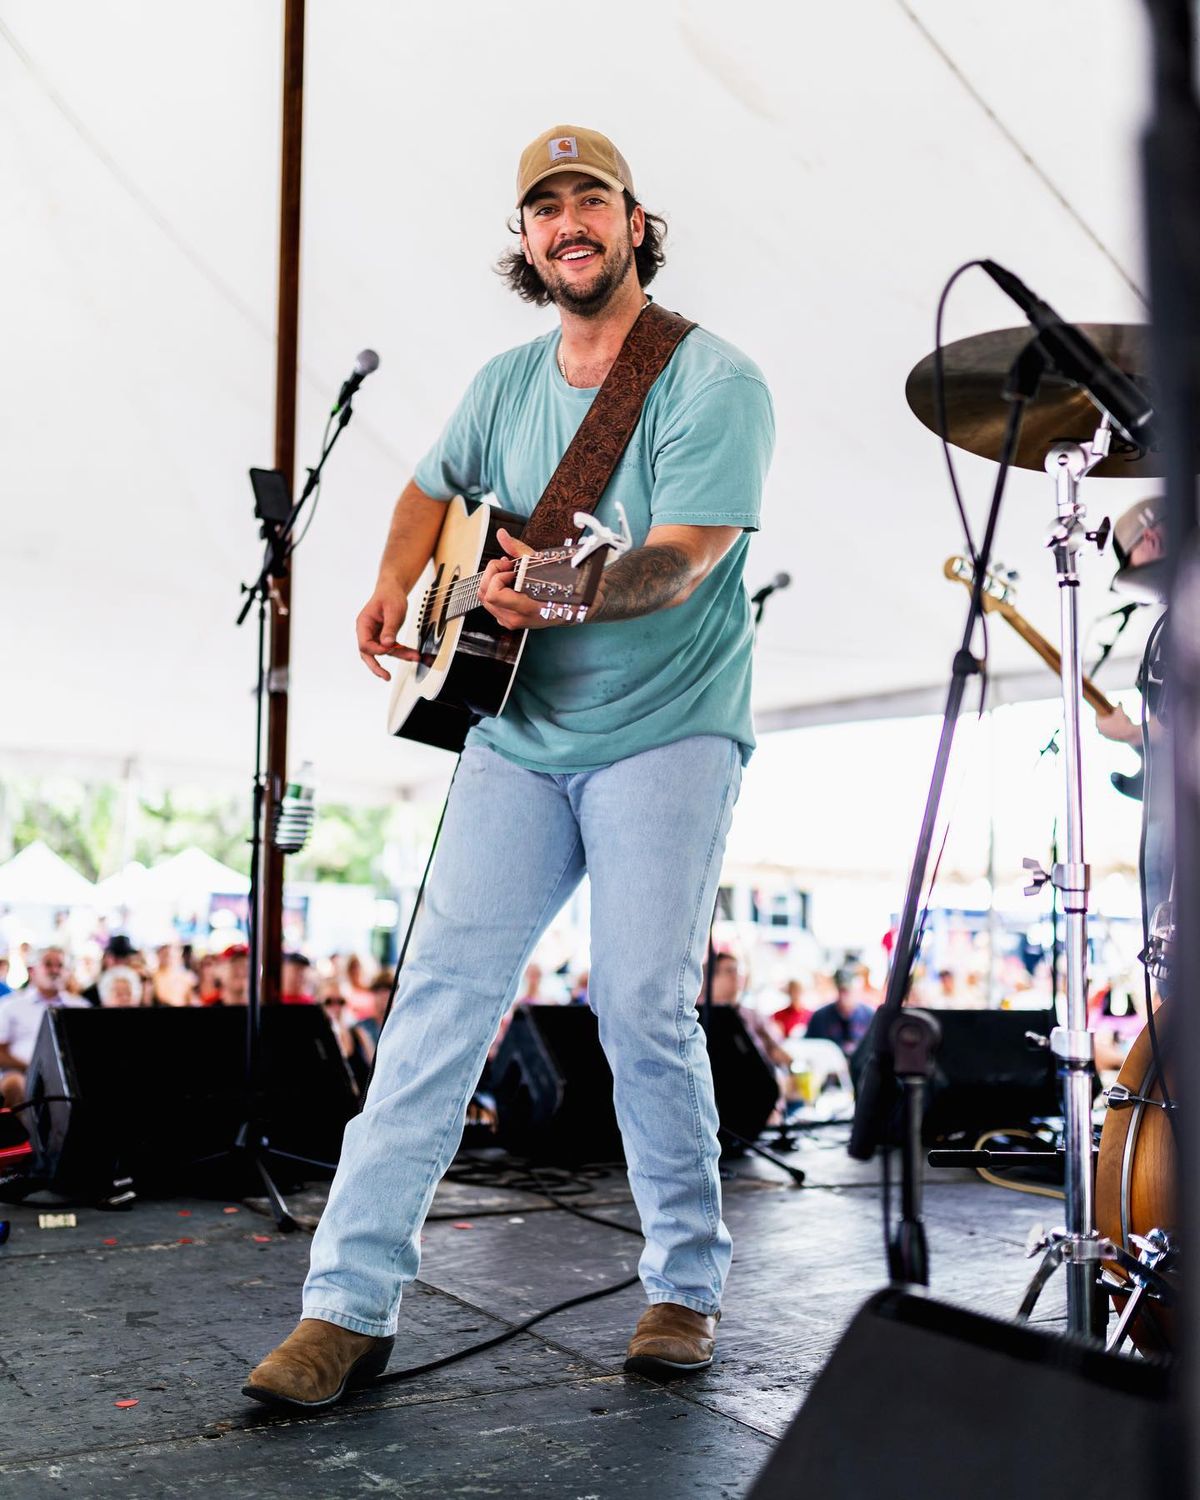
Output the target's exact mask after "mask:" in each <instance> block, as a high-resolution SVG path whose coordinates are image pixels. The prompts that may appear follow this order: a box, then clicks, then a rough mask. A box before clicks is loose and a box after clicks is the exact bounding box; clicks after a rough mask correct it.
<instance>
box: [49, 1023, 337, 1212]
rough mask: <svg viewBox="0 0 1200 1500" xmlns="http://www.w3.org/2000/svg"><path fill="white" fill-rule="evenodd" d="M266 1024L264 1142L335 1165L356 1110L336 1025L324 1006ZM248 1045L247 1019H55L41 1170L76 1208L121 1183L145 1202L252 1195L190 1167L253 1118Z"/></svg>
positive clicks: (243, 1187)
mask: <svg viewBox="0 0 1200 1500" xmlns="http://www.w3.org/2000/svg"><path fill="white" fill-rule="evenodd" d="M261 1020H262V1064H263V1087H264V1095H265V1098H264V1112H263V1117H264V1120H265V1126H266V1129H265V1133H266V1134H267V1135H268V1137H269V1139H270V1142H271V1144H272V1145H274V1146H277V1147H278V1148H279V1149H280V1150H281V1151H286V1152H290V1153H294V1154H295V1155H297V1156H303V1157H308V1158H310V1159H312V1160H316V1161H321V1162H328V1163H330V1164H336V1162H337V1159H338V1154H339V1152H340V1150H341V1142H342V1131H343V1129H344V1128H345V1125H346V1121H347V1120H349V1118H350V1117H351V1115H352V1114H353V1113H354V1111H355V1109H356V1107H357V1104H356V1099H355V1094H354V1088H353V1085H352V1083H351V1080H350V1075H349V1073H348V1071H347V1069H346V1064H345V1060H344V1059H343V1057H342V1053H341V1050H340V1048H339V1047H338V1044H337V1040H336V1038H335V1037H334V1034H333V1031H332V1029H331V1027H330V1025H329V1021H328V1020H327V1018H326V1016H325V1014H324V1012H323V1011H322V1010H321V1009H320V1007H318V1006H315V1005H314V1006H308V1005H286V1006H271V1007H269V1008H267V1009H264V1010H263V1011H262V1013H261ZM245 1037H246V1012H245V1010H244V1008H242V1007H233V1006H230V1007H228V1008H225V1007H222V1006H214V1007H211V1008H204V1009H201V1008H199V1007H195V1008H192V1007H189V1008H186V1009H183V1008H181V1009H174V1008H166V1007H164V1008H161V1009H159V1008H154V1009H145V1010H143V1009H133V1008H131V1009H111V1010H107V1009H88V1010H84V1009H82V1008H81V1009H69V1010H68V1009H54V1010H49V1011H47V1013H46V1015H45V1018H44V1019H43V1022H42V1029H41V1031H40V1032H39V1034H38V1039H37V1042H36V1044H35V1046H34V1051H33V1057H32V1059H31V1062H30V1067H29V1072H28V1077H27V1083H26V1088H27V1092H28V1094H29V1097H30V1098H31V1099H32V1100H33V1101H34V1102H35V1104H37V1107H36V1108H34V1109H30V1110H27V1111H26V1112H25V1118H26V1121H27V1123H28V1126H29V1130H30V1135H31V1137H32V1139H33V1145H34V1153H35V1155H34V1164H33V1171H34V1172H35V1174H36V1175H38V1176H42V1177H46V1178H48V1179H49V1180H50V1184H51V1186H52V1187H53V1188H54V1189H55V1190H56V1191H59V1192H63V1193H66V1194H70V1195H73V1196H79V1197H88V1196H94V1195H97V1194H103V1193H104V1192H105V1191H107V1189H108V1187H109V1185H110V1184H111V1183H112V1181H113V1180H114V1178H116V1177H131V1178H132V1179H133V1183H134V1186H135V1188H136V1189H137V1190H138V1191H139V1192H145V1193H155V1192H170V1191H174V1190H176V1189H178V1188H180V1187H183V1186H187V1185H195V1186H200V1187H204V1186H207V1187H210V1188H211V1189H213V1190H216V1191H221V1190H224V1191H252V1190H253V1187H252V1185H251V1186H249V1187H248V1186H247V1185H246V1184H237V1183H231V1182H230V1181H229V1180H228V1178H226V1179H225V1180H224V1181H222V1179H221V1177H220V1174H219V1172H217V1173H214V1172H213V1171H212V1170H208V1171H204V1170H197V1169H195V1168H193V1166H192V1165H191V1164H193V1163H195V1162H196V1161H197V1160H198V1159H199V1158H201V1157H204V1156H209V1155H212V1154H213V1153H217V1152H220V1151H222V1150H223V1149H224V1148H226V1147H227V1146H229V1145H230V1144H232V1142H233V1140H234V1136H235V1133H236V1131H237V1128H238V1126H239V1125H240V1124H241V1122H242V1120H243V1118H244V1114H245V1100H244V1098H243V1096H242V1081H243V1066H244V1059H245V1051H246V1045H245ZM56 1096H66V1098H67V1099H68V1100H69V1101H70V1102H69V1103H63V1102H58V1100H57V1098H56ZM38 1101H42V1102H41V1103H38ZM307 1175H313V1174H311V1173H310V1174H307Z"/></svg>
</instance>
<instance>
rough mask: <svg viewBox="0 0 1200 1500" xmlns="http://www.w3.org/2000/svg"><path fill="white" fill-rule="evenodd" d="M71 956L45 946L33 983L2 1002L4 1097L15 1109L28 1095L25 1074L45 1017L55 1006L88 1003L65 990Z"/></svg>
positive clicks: (0, 1082)
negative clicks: (26, 1094) (68, 956)
mask: <svg viewBox="0 0 1200 1500" xmlns="http://www.w3.org/2000/svg"><path fill="white" fill-rule="evenodd" d="M66 978H67V956H66V954H65V953H64V952H63V950H62V949H61V948H45V949H43V950H42V952H41V953H40V954H39V955H38V957H37V958H36V959H35V960H34V962H33V965H32V967H31V969H30V971H29V983H28V985H27V986H26V987H25V988H24V989H21V990H17V991H16V993H15V994H12V995H9V997H8V998H7V999H6V1000H5V1002H4V1004H3V1005H0V1098H2V1099H3V1102H4V1103H5V1104H6V1105H8V1107H9V1108H10V1109H11V1108H13V1107H14V1106H15V1105H17V1104H20V1102H21V1101H22V1100H23V1099H24V1097H25V1074H26V1071H27V1070H28V1068H29V1061H30V1058H32V1056H33V1044H34V1043H35V1042H36V1041H37V1035H38V1032H39V1031H40V1030H41V1026H42V1017H43V1016H44V1015H45V1014H46V1012H47V1011H48V1010H50V1009H51V1008H52V1007H53V1006H59V1005H65V1006H86V1005H87V1004H88V1002H87V1001H86V1000H84V999H83V997H82V996H75V995H67V994H64V993H63V990H64V986H65V984H66Z"/></svg>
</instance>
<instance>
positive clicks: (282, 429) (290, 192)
mask: <svg viewBox="0 0 1200 1500" xmlns="http://www.w3.org/2000/svg"><path fill="white" fill-rule="evenodd" d="M303 124H304V0H285V3H284V13H283V141H282V156H281V168H280V193H279V295H278V312H277V325H276V326H277V341H276V350H275V467H276V468H277V469H279V470H281V471H282V473H283V475H284V476H285V478H286V480H287V487H288V490H289V492H290V491H291V490H292V489H293V488H294V484H293V479H294V469H295V459H296V372H297V364H298V351H299V322H300V165H301V145H302V136H303ZM291 595H292V586H291V576H290V573H285V575H284V576H283V577H281V578H275V579H273V580H272V584H271V598H272V606H273V607H272V610H271V629H270V637H271V656H270V667H269V670H268V673H267V692H268V697H267V780H266V792H265V798H264V803H265V807H264V818H265V826H266V828H267V829H270V827H271V825H272V821H273V819H274V815H275V806H276V803H277V802H278V801H279V799H280V798H281V797H282V795H283V788H284V785H285V783H286V781H287V729H288V674H289V671H290V665H291V654H292V641H291V614H290V610H291ZM283 861H284V856H283V854H282V853H281V852H280V851H279V850H278V849H276V848H275V847H274V845H273V844H272V842H271V840H270V839H269V838H266V837H265V836H264V845H263V866H262V868H263V881H262V895H261V898H260V899H261V902H262V911H261V920H260V924H259V932H260V933H261V934H262V945H261V947H262V999H263V1000H264V1001H265V1002H266V1003H267V1004H272V1003H274V1002H275V1001H277V1000H278V999H279V992H280V982H281V972H282V962H283Z"/></svg>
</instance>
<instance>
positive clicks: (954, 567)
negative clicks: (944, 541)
mask: <svg viewBox="0 0 1200 1500" xmlns="http://www.w3.org/2000/svg"><path fill="white" fill-rule="evenodd" d="M942 572H943V573H944V574H945V575H946V577H947V578H949V579H957V581H958V582H959V583H961V584H964V585H965V586H966V587H967V588H968V589H970V587H971V585H972V583H973V582H974V578H975V570H974V568H973V567H972V566H971V563H970V562H969V561H968V559H967V558H965V557H948V558H947V559H946V561H945V563H944V564H943V566H942ZM1015 593H1016V590H1015V589H1014V588H1013V585H1012V583H1011V582H1010V581H1009V580H1008V579H1006V578H1002V577H1001V576H1000V575H999V574H998V573H993V572H989V573H987V574H985V575H984V580H983V608H984V613H985V614H993V613H994V614H998V615H1000V616H1001V618H1002V619H1005V620H1007V621H1008V623H1009V624H1010V625H1011V626H1012V628H1013V629H1014V630H1015V631H1016V632H1017V634H1018V635H1019V636H1020V637H1021V639H1022V640H1023V641H1024V642H1025V643H1026V644H1027V645H1029V646H1032V648H1033V649H1034V650H1035V651H1036V652H1037V654H1038V655H1039V656H1040V657H1041V658H1042V660H1043V661H1044V662H1045V663H1046V665H1047V666H1048V667H1049V668H1050V670H1051V671H1052V672H1053V673H1054V674H1055V676H1056V677H1057V676H1060V675H1061V673H1062V653H1061V652H1059V651H1058V650H1057V649H1056V648H1055V647H1054V646H1052V645H1051V644H1050V642H1049V641H1048V640H1047V639H1046V637H1045V636H1044V635H1042V633H1041V632H1040V631H1039V630H1036V629H1035V628H1034V627H1033V626H1032V625H1031V624H1030V623H1029V621H1028V620H1027V619H1026V618H1025V616H1024V615H1022V614H1021V613H1020V612H1019V611H1018V609H1017V607H1016V605H1015V604H1014V603H1013V602H1012V601H1013V597H1014V595H1015ZM1083 696H1084V698H1085V700H1086V701H1087V704H1088V707H1089V708H1094V709H1095V710H1096V712H1097V713H1098V714H1111V713H1112V712H1113V711H1114V709H1115V707H1116V705H1115V704H1113V703H1111V702H1110V701H1109V700H1108V699H1107V698H1106V697H1105V696H1104V694H1103V693H1102V692H1101V691H1100V689H1099V688H1098V687H1097V686H1096V684H1095V683H1094V682H1093V681H1092V680H1091V679H1090V678H1089V677H1085V678H1084V679H1083ZM1130 749H1131V750H1133V751H1134V752H1135V754H1136V755H1137V757H1138V759H1139V760H1141V759H1142V752H1141V751H1140V750H1139V749H1138V747H1137V746H1136V745H1131V746H1130ZM1110 779H1111V780H1112V784H1113V786H1115V787H1116V789H1117V791H1119V792H1120V793H1121V794H1122V795H1123V796H1125V797H1132V798H1133V799H1134V800H1135V801H1137V800H1139V799H1140V797H1141V795H1142V772H1141V771H1139V772H1137V773H1136V774H1135V775H1133V776H1126V775H1125V774H1124V773H1123V772H1121V771H1114V772H1113V773H1112V776H1111V778H1110Z"/></svg>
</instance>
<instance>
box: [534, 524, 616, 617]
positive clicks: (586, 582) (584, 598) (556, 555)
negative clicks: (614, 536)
mask: <svg viewBox="0 0 1200 1500" xmlns="http://www.w3.org/2000/svg"><path fill="white" fill-rule="evenodd" d="M579 550H580V548H579V545H578V544H577V543H567V544H566V545H564V546H562V547H551V548H550V549H549V550H547V551H545V552H534V553H531V554H530V555H529V556H528V557H523V558H522V559H521V560H520V562H519V563H518V564H517V576H516V580H515V582H514V583H513V588H514V589H515V590H516V592H517V593H518V594H528V596H529V597H530V598H531V599H535V600H537V602H538V603H539V604H540V605H541V609H540V610H539V611H538V613H539V614H540V615H541V617H542V619H543V620H562V621H563V622H564V623H566V624H572V625H581V624H582V623H583V621H584V620H586V619H587V613H588V610H589V609H590V608H591V607H592V603H593V601H594V600H595V598H596V591H597V590H598V589H599V587H600V575H601V573H603V571H604V564H605V561H606V559H607V557H608V554H609V552H610V551H611V550H612V549H611V548H609V547H605V546H601V547H589V548H588V549H587V550H586V552H585V555H584V557H583V559H582V560H581V561H576V556H577V553H578V551H579Z"/></svg>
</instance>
